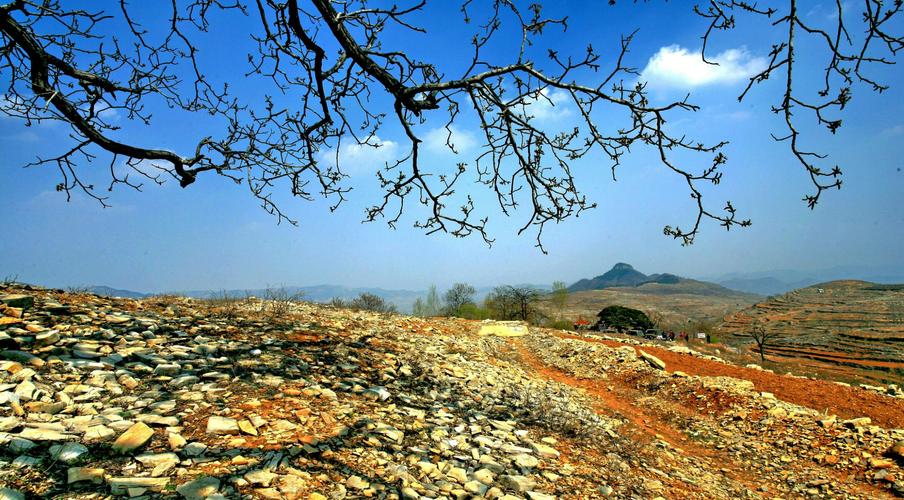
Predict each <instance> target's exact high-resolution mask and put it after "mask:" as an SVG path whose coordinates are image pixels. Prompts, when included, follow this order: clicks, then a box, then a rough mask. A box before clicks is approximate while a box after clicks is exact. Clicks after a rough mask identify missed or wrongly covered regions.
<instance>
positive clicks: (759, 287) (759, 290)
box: [719, 276, 819, 295]
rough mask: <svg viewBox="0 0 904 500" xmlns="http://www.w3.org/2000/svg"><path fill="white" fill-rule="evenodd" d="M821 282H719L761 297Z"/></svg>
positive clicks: (775, 280) (742, 280) (774, 279)
mask: <svg viewBox="0 0 904 500" xmlns="http://www.w3.org/2000/svg"><path fill="white" fill-rule="evenodd" d="M818 281H819V280H817V279H815V278H812V279H808V280H803V281H793V282H788V281H782V280H780V279H778V278H773V277H771V276H770V277H766V278H733V279H728V280H723V281H719V284H720V285H722V286H724V287H726V288H731V289H732V290H740V291H742V292H749V293H756V294H759V295H779V294H782V293H786V292H790V291H791V290H796V289H798V288H804V287H808V286H810V285H813V284H815V283H818Z"/></svg>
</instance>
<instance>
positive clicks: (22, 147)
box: [0, 2, 904, 291]
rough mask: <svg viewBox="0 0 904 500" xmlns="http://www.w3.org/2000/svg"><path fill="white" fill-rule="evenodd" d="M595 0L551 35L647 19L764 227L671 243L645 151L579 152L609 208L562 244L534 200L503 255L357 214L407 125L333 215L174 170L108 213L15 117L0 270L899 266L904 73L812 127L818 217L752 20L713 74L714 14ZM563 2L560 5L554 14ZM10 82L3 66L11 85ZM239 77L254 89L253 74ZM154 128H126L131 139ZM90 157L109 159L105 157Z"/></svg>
mask: <svg viewBox="0 0 904 500" xmlns="http://www.w3.org/2000/svg"><path fill="white" fill-rule="evenodd" d="M599 4H601V3H593V2H585V3H581V4H575V5H574V6H572V7H571V8H570V11H569V14H570V19H571V23H570V25H569V29H568V31H567V32H565V33H564V34H563V33H560V32H555V33H550V34H549V35H548V36H549V37H551V39H552V40H553V41H554V42H555V43H558V44H560V45H568V44H577V45H581V46H583V45H585V44H586V43H587V42H591V43H592V44H593V45H594V46H595V47H599V48H601V49H602V50H603V52H604V54H611V51H612V49H614V47H615V45H616V44H617V41H618V36H619V35H620V34H621V33H623V32H625V31H631V30H633V28H635V27H639V28H641V29H640V31H639V32H638V34H637V36H636V38H635V43H634V45H633V46H632V50H631V52H630V53H629V58H630V59H631V61H630V62H631V65H633V66H635V67H637V68H639V69H641V70H642V74H643V75H646V76H647V77H648V78H651V81H652V79H653V78H655V79H656V80H655V81H656V82H657V84H656V86H655V87H654V88H653V90H652V95H653V97H654V98H661V99H666V98H670V97H671V98H672V99H674V98H675V97H674V96H676V95H677V96H681V95H684V94H687V93H689V94H690V96H691V101H692V102H694V103H696V104H699V105H701V108H702V109H701V111H699V112H697V113H687V114H686V116H685V118H684V119H683V120H682V123H680V125H681V126H682V127H684V128H687V129H688V130H692V131H694V132H695V133H697V134H699V135H700V136H701V137H703V138H705V139H707V140H710V139H712V138H715V137H719V138H725V139H728V140H729V141H730V144H729V145H728V146H727V148H726V154H727V156H728V164H727V165H726V167H725V177H724V178H723V180H722V183H721V184H720V185H719V186H718V187H717V189H713V190H709V189H707V195H708V196H711V198H712V200H713V201H714V204H715V205H719V204H720V203H721V201H718V200H725V199H730V200H731V201H732V202H733V203H734V205H735V207H737V208H738V210H739V212H740V213H741V214H742V216H743V217H744V218H750V219H752V221H753V226H752V227H750V228H746V229H740V228H739V229H732V230H731V231H729V232H726V231H724V230H723V229H721V228H719V227H718V226H717V225H716V224H714V223H707V224H704V226H703V229H702V232H701V234H700V235H699V236H698V237H697V239H696V242H695V243H694V244H693V245H691V246H688V247H682V246H681V245H680V244H679V243H678V242H676V241H674V240H672V239H671V238H668V237H665V236H663V235H662V228H663V226H665V225H667V224H674V223H676V222H681V223H686V221H687V219H688V217H689V216H690V215H691V211H690V210H691V209H692V207H691V205H690V200H689V199H688V197H687V193H686V191H683V190H681V189H680V187H681V186H680V184H681V182H680V180H679V179H676V178H674V177H670V176H668V175H666V174H665V173H664V172H662V167H661V166H659V165H657V164H656V162H655V159H654V158H652V157H651V156H650V155H649V154H635V155H629V156H627V157H626V158H625V160H624V165H623V166H622V167H621V169H620V171H619V176H618V180H617V181H613V180H612V178H611V173H610V170H609V167H608V164H605V165H603V164H598V163H597V162H595V161H594V159H593V158H585V159H582V160H580V161H578V162H576V164H575V166H574V170H575V172H576V175H577V176H578V182H579V185H580V187H581V188H582V189H583V192H584V194H586V195H587V196H588V198H589V199H590V200H591V201H593V202H597V203H598V204H599V206H598V207H597V208H596V209H593V210H591V211H588V212H585V213H584V214H582V215H581V216H580V217H579V218H575V219H569V220H567V221H565V222H563V223H560V224H558V225H554V226H549V227H547V228H546V229H545V231H544V244H545V247H546V249H547V251H548V255H544V254H542V253H541V252H540V251H539V250H538V249H537V248H535V246H534V245H535V241H534V239H533V237H532V236H531V235H530V234H525V235H523V236H520V237H519V236H517V235H516V232H517V230H518V228H519V227H520V226H522V225H523V224H524V220H523V219H524V217H525V213H523V212H515V214H514V215H513V216H512V217H505V216H504V215H502V214H501V213H499V212H498V210H496V211H493V207H491V206H490V207H488V209H487V210H488V215H489V216H490V219H489V224H488V227H489V229H490V231H491V236H492V237H494V238H495V243H494V244H493V246H492V247H491V248H489V247H487V245H486V244H484V243H483V242H482V241H481V240H480V239H479V238H475V237H472V238H466V239H456V238H452V237H451V236H448V235H444V234H436V235H432V236H425V235H424V234H423V232H422V231H419V230H416V229H414V228H412V227H411V225H412V223H413V220H414V218H415V217H416V216H417V215H418V214H417V210H420V207H417V208H415V207H412V208H413V210H412V213H411V214H407V215H405V216H403V218H402V220H401V222H400V223H399V224H398V228H397V229H395V230H391V229H389V228H387V227H386V225H385V224H383V223H381V222H379V221H378V222H375V223H368V224H362V223H361V220H362V218H363V211H364V208H365V207H367V206H369V205H371V204H373V203H374V202H375V200H376V198H377V196H378V185H377V182H376V180H375V179H374V177H373V171H374V170H375V169H377V168H379V167H380V166H381V165H382V164H383V162H385V161H387V160H388V159H390V158H391V157H392V156H393V155H394V154H397V153H398V152H399V151H398V144H399V141H401V140H403V136H402V134H401V132H400V131H398V130H388V131H387V133H386V135H385V136H381V140H382V142H383V147H381V148H379V149H376V150H374V151H362V150H360V149H349V150H344V151H340V155H342V157H343V158H344V159H345V160H346V162H347V163H349V164H351V165H352V170H351V172H350V173H351V175H352V179H351V183H352V185H353V187H354V191H353V192H352V193H351V194H350V195H349V196H348V198H349V201H348V202H347V203H345V204H344V205H342V206H341V207H340V208H339V209H338V210H337V211H336V213H332V214H331V213H330V211H329V208H328V203H326V202H323V201H315V202H312V203H305V202H298V201H295V200H289V199H286V200H283V201H284V204H285V205H286V207H285V208H286V209H287V210H288V211H289V212H290V213H291V214H292V215H293V216H294V217H296V218H297V219H298V220H299V226H298V227H292V226H290V225H287V224H283V225H277V224H276V221H275V219H274V218H273V217H271V216H269V215H268V214H266V213H265V212H264V211H262V210H261V209H260V208H259V206H258V203H257V202H256V201H255V200H253V199H251V198H250V197H249V196H247V194H246V192H245V188H243V187H241V186H235V185H233V184H231V183H229V182H227V181H224V180H223V179H219V178H215V177H210V178H204V179H199V181H198V182H197V183H196V184H194V185H192V186H190V187H188V188H187V189H181V188H179V187H178V186H177V185H175V184H174V183H173V182H169V183H167V184H166V185H164V186H162V187H157V186H153V185H147V186H146V187H145V189H144V192H142V193H137V192H133V191H131V190H128V189H117V190H115V191H114V192H112V193H111V195H112V197H111V203H112V207H111V208H107V209H104V208H102V207H101V206H100V205H99V204H97V203H96V202H94V201H93V200H89V199H87V198H86V197H84V196H80V195H76V196H74V197H73V199H72V200H71V201H70V202H68V203H67V202H66V199H65V195H64V194H62V193H58V192H56V191H55V190H54V186H55V185H56V183H57V182H59V181H58V178H57V177H58V175H59V174H58V172H55V171H54V170H53V169H52V168H48V167H40V168H22V166H23V165H24V164H26V163H28V162H29V161H32V160H33V159H34V158H35V156H36V155H42V156H47V155H50V154H51V153H54V152H56V151H57V150H58V149H59V145H60V144H61V143H62V142H63V141H64V140H65V138H66V134H67V131H66V130H65V129H64V128H63V127H62V126H54V125H46V126H33V127H26V126H25V125H24V124H23V122H21V121H19V120H15V119H12V118H8V117H0V169H2V172H3V177H2V179H3V180H2V183H0V220H2V221H3V224H2V229H0V278H2V277H3V276H8V275H17V276H18V278H19V280H21V281H25V282H32V283H39V284H46V285H50V286H59V287H65V286H74V285H87V284H91V285H109V286H113V287H117V288H125V289H132V290H138V291H166V290H196V289H243V288H261V287H265V286H267V285H271V284H286V285H315V284H322V283H328V284H335V285H343V286H350V287H363V286H367V287H381V288H387V289H415V290H418V289H423V288H425V287H427V286H428V285H430V284H431V283H436V284H438V285H440V286H444V285H448V284H451V283H453V282H457V281H464V282H469V283H473V284H475V285H477V286H488V285H496V284H501V283H551V282H552V281H554V280H562V281H566V282H568V283H571V282H574V281H576V280H577V279H580V278H584V277H592V276H595V275H598V274H601V273H602V272H605V271H606V270H608V269H609V268H610V267H611V266H612V265H613V264H615V263H616V262H627V263H630V264H632V265H633V266H634V267H635V268H637V269H639V270H641V271H643V272H645V273H657V272H669V273H675V274H680V275H682V276H687V277H701V278H710V277H717V276H720V275H724V274H729V273H749V272H756V271H771V270H785V269H787V270H795V271H801V272H811V271H818V270H824V269H833V268H849V269H854V270H856V269H860V272H861V273H862V274H875V275H880V274H885V275H893V276H901V275H904V252H902V250H901V249H902V242H904V204H902V202H901V196H902V194H904V172H902V169H904V164H902V163H904V162H902V159H901V157H902V155H901V152H902V149H901V144H902V139H904V119H902V118H901V117H902V116H904V85H901V84H902V83H904V79H902V72H901V69H900V68H899V67H898V66H891V67H889V68H887V69H883V70H882V71H881V73H880V74H881V76H882V78H883V79H884V80H886V81H887V82H888V83H889V84H890V85H891V87H890V89H889V90H887V91H885V92H884V93H883V94H882V95H878V96H877V95H875V94H872V93H870V92H867V91H862V92H859V93H856V94H855V95H854V99H853V100H852V101H851V103H850V104H849V105H848V108H849V109H847V110H846V111H845V115H844V118H845V125H844V126H843V127H842V128H841V129H839V130H838V133H837V134H836V135H834V136H833V135H831V134H828V133H826V132H824V131H813V132H812V133H809V134H808V135H807V136H806V140H807V141H809V145H810V146H812V147H813V148H814V149H818V150H820V151H822V152H825V153H827V154H829V155H830V158H831V159H832V161H833V162H835V163H838V164H839V165H841V166H842V167H843V168H844V171H845V176H844V187H843V188H842V189H841V190H840V191H835V190H832V191H829V192H827V193H825V194H824V195H823V198H822V200H821V202H820V204H819V206H817V207H816V209H815V210H813V211H811V210H809V209H808V208H807V207H806V205H805V203H803V202H802V201H801V197H802V196H803V194H804V193H806V192H808V190H809V189H810V186H809V185H808V183H809V180H808V179H807V178H806V174H805V172H803V171H802V170H801V168H800V167H799V165H797V164H796V163H795V162H794V161H793V159H792V157H791V155H790V153H789V152H788V151H787V148H786V147H785V146H784V145H782V144H777V143H775V142H774V141H773V140H772V139H771V138H770V136H769V134H770V133H771V132H776V131H778V130H780V128H779V122H778V121H777V119H776V117H775V116H774V115H773V114H772V113H770V112H769V111H768V110H769V106H770V105H772V104H773V103H774V99H773V96H774V94H770V93H768V92H766V91H765V89H758V90H755V91H753V92H752V94H751V95H750V96H749V97H748V98H747V99H746V100H745V101H744V102H743V104H739V103H738V102H737V100H736V96H737V94H738V93H739V92H740V90H741V89H743V85H744V84H743V80H744V79H745V78H747V77H748V76H749V75H750V73H751V71H752V70H753V69H754V68H757V67H759V66H761V65H762V64H763V61H764V58H766V57H767V53H766V52H765V51H767V50H768V47H763V46H761V45H760V44H758V43H756V40H755V33H750V32H743V31H742V32H740V33H738V34H737V35H736V36H734V37H731V38H729V39H723V40H720V44H721V45H719V46H717V48H716V49H715V51H714V53H716V54H719V55H720V57H721V58H722V59H721V62H722V65H721V66H719V67H718V69H713V68H711V67H707V66H706V65H701V64H697V63H695V62H693V61H696V57H697V56H698V55H699V50H700V34H701V32H702V30H704V29H705V25H704V24H703V21H701V20H700V19H698V18H695V17H694V16H693V14H692V13H691V12H690V11H691V9H689V8H687V6H685V5H679V6H676V5H656V6H636V7H635V6H633V5H619V6H617V7H615V9H618V11H619V12H620V13H622V14H624V13H627V14H626V15H627V18H628V19H629V21H630V22H629V25H628V26H621V25H617V23H618V22H621V20H622V19H623V17H620V16H619V15H606V14H607V13H606V12H603V11H604V10H605V9H608V7H606V6H604V5H599ZM824 4H825V5H828V3H827V2H821V3H819V4H818V5H817V4H814V5H816V6H815V7H814V8H813V12H812V13H811V14H808V15H812V16H820V15H826V14H825V12H823V11H821V10H820V9H819V6H820V5H824ZM833 5H834V4H833ZM557 8H560V6H558V4H550V5H548V6H547V9H548V10H549V11H550V12H549V13H550V14H553V13H554V11H555V10H556V9H557ZM576 11H578V12H579V13H580V15H576ZM454 34H456V33H455V32H453V33H452V35H454ZM232 36H233V30H231V29H230V27H229V26H224V27H223V29H221V30H216V31H215V32H212V33H210V34H209V36H207V37H206V39H205V40H203V41H202V42H201V45H200V48H201V50H202V53H204V52H206V53H208V54H217V56H216V59H217V61H218V62H219V63H220V66H221V67H228V66H229V61H231V59H230V57H233V58H237V59H236V60H237V61H238V64H241V61H242V57H241V56H242V54H243V52H242V50H238V49H236V50H234V51H233V52H235V54H219V53H217V52H216V49H217V47H218V46H219V45H222V44H223V43H224V42H225V41H226V40H230V37H232ZM450 36H451V35H450ZM545 36H546V35H545ZM424 41H425V45H424V46H423V47H421V48H420V49H421V50H423V51H426V52H430V53H435V54H437V57H444V56H445V55H447V54H448V53H449V51H450V49H449V48H448V47H445V46H444V45H443V44H444V43H445V42H443V41H442V40H439V41H437V40H435V39H434V38H431V37H426V38H424ZM246 42H247V40H246ZM237 43H238V42H237ZM213 75H214V78H215V77H216V72H214V73H213ZM5 78H7V75H3V74H0V84H3V83H6V80H5ZM236 90H237V91H238V92H239V93H240V94H244V95H253V94H254V92H255V89H254V87H253V86H252V85H251V84H248V85H247V86H245V87H244V88H242V87H240V88H238V89H236ZM553 100H555V99H553ZM544 113H546V115H544V119H545V120H549V121H551V122H561V123H563V124H567V123H569V120H573V119H574V110H573V109H570V108H569V105H568V104H567V103H564V102H563V103H562V105H561V106H557V107H550V108H549V109H547V110H545V111H544ZM118 119H124V118H122V117H120V118H118ZM163 120H167V119H166V118H163ZM161 123H164V124H165V126H164V127H158V128H157V129H155V133H156V134H159V135H155V136H152V141H151V142H153V143H155V144H153V145H155V146H156V145H158V144H156V143H159V145H160V146H161V147H176V146H180V147H181V146H184V145H185V144H190V143H191V141H192V140H193V139H195V136H197V135H198V134H197V131H196V130H195V127H196V126H197V125H196V124H193V123H186V122H185V121H179V120H171V121H162V122H161ZM475 131H476V128H470V129H469V128H467V127H464V126H463V127H462V128H460V129H457V130H456V131H455V132H456V138H457V139H456V140H457V142H458V144H457V145H458V146H459V149H460V154H461V155H463V156H464V157H466V156H468V155H469V154H472V155H473V153H474V151H476V150H477V149H478V148H479V144H478V143H477V142H476V140H475V137H476V135H475ZM142 133H143V132H141V131H140V130H139V131H135V130H132V129H129V128H124V129H123V131H122V134H123V136H124V137H136V136H140V134H142ZM129 134H132V135H131V136H130V135H129ZM443 139H444V138H443V137H442V134H441V133H437V134H433V135H431V136H429V137H428V144H427V154H428V158H433V159H435V160H437V161H442V160H446V161H448V160H449V159H450V158H449V157H450V155H451V153H449V152H448V151H445V150H443V149H442V147H441V144H442V141H443ZM430 141H433V142H432V143H431V142H430ZM453 160H454V158H453ZM94 168H99V169H105V168H107V166H106V165H104V164H103V163H102V162H100V163H98V164H96V165H94ZM852 272H855V271H852ZM852 277H857V276H852Z"/></svg>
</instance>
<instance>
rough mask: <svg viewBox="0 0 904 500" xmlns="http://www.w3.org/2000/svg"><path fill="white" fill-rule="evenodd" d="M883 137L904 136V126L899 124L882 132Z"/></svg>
mask: <svg viewBox="0 0 904 500" xmlns="http://www.w3.org/2000/svg"><path fill="white" fill-rule="evenodd" d="M882 135H884V136H886V137H896V136H899V135H904V125H901V124H898V125H895V126H892V127H888V128H886V129H885V130H883V131H882Z"/></svg>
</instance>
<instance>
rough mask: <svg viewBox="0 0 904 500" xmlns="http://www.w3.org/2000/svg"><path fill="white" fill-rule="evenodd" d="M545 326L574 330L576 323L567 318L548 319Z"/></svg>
mask: <svg viewBox="0 0 904 500" xmlns="http://www.w3.org/2000/svg"><path fill="white" fill-rule="evenodd" d="M544 326H546V328H555V329H556V330H574V323H573V322H571V321H568V320H567V319H557V320H555V321H547V322H546V324H545V325H544Z"/></svg>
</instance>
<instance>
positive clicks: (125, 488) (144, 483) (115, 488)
mask: <svg viewBox="0 0 904 500" xmlns="http://www.w3.org/2000/svg"><path fill="white" fill-rule="evenodd" d="M167 484H169V478H166V477H111V478H110V493H112V494H114V495H126V494H129V490H131V489H139V490H151V491H163V489H164V488H166V485H167Z"/></svg>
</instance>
